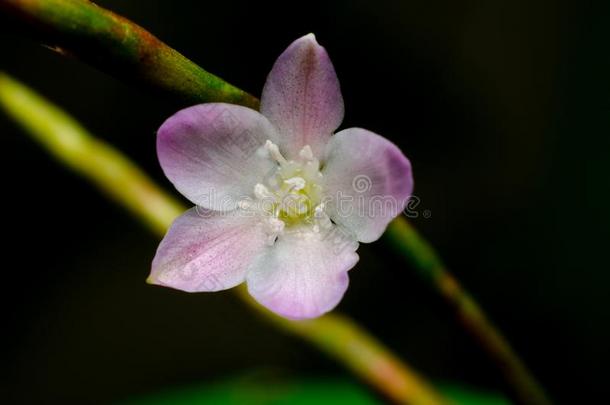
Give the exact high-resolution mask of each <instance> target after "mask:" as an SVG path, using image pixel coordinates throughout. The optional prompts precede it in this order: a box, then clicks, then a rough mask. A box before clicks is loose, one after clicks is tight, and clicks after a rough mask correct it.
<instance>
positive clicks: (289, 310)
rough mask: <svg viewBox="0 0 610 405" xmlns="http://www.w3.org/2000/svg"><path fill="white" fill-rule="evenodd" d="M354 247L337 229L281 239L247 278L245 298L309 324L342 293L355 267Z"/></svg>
mask: <svg viewBox="0 0 610 405" xmlns="http://www.w3.org/2000/svg"><path fill="white" fill-rule="evenodd" d="M357 248H358V243H357V242H356V241H355V240H354V239H350V235H349V234H345V233H344V232H343V231H342V228H339V227H336V226H334V227H333V228H331V230H329V231H327V232H325V233H323V232H320V233H314V232H312V231H307V232H300V233H285V234H283V235H281V236H280V237H279V238H278V240H277V242H276V243H275V245H274V246H273V248H272V249H270V250H269V251H268V252H267V253H266V254H264V255H261V256H260V257H259V260H257V262H256V263H255V264H254V265H253V266H252V269H251V270H250V272H249V273H248V276H247V283H248V291H249V292H250V294H251V295H252V296H253V297H254V298H255V299H256V300H257V301H258V302H259V303H261V304H262V305H264V306H265V307H267V308H269V309H270V310H271V311H273V312H275V313H277V314H279V315H282V316H284V317H286V318H290V319H306V318H314V317H317V316H320V315H322V314H324V313H325V312H328V311H330V310H331V309H333V308H334V307H335V306H336V305H337V304H338V303H339V301H341V298H342V297H343V294H344V293H345V290H346V289H347V284H348V281H349V280H348V276H347V271H348V270H349V269H351V268H352V267H354V265H355V264H356V262H358V254H356V253H355V251H356V249H357Z"/></svg>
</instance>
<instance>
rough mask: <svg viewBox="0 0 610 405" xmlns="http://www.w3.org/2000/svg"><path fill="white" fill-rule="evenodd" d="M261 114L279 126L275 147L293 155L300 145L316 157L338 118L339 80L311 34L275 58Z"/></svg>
mask: <svg viewBox="0 0 610 405" xmlns="http://www.w3.org/2000/svg"><path fill="white" fill-rule="evenodd" d="M261 112H262V113H263V115H264V116H266V117H267V118H269V120H270V121H271V122H272V123H273V124H274V125H275V126H276V127H277V128H278V131H279V133H280V135H281V140H280V144H279V145H280V149H282V153H286V155H287V157H289V158H295V157H296V156H298V152H299V151H300V150H301V148H303V147H304V146H305V145H309V146H311V149H312V151H313V154H314V156H316V157H318V158H321V157H322V153H323V152H324V148H325V145H326V143H327V142H328V138H329V137H330V136H331V134H332V133H333V132H334V131H335V130H336V129H337V128H338V127H339V125H340V124H341V121H342V120H343V97H342V96H341V90H340V88H339V80H338V79H337V74H336V73H335V68H334V67H333V64H332V62H331V61H330V58H329V57H328V54H327V53H326V50H325V49H324V48H323V47H321V46H320V45H318V43H317V42H316V38H315V37H314V35H313V34H309V35H305V36H304V37H302V38H299V39H297V40H296V41H294V42H293V43H292V44H291V45H290V46H289V47H288V48H287V49H286V50H285V51H284V53H282V54H281V55H280V57H279V58H278V59H277V61H276V62H275V65H274V66H273V69H272V70H271V73H269V76H268V77H267V82H266V83H265V87H264V89H263V95H262V98H261Z"/></svg>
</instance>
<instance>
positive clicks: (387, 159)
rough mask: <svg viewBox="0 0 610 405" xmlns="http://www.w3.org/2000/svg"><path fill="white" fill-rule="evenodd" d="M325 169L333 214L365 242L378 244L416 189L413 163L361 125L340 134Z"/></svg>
mask: <svg viewBox="0 0 610 405" xmlns="http://www.w3.org/2000/svg"><path fill="white" fill-rule="evenodd" d="M326 153H327V155H326V158H327V160H326V162H325V165H324V168H323V170H322V174H323V176H324V178H325V180H324V181H325V187H326V190H327V197H328V198H329V200H328V205H327V207H328V212H329V216H330V217H331V219H332V220H333V221H335V223H338V224H342V225H343V226H345V227H347V228H348V229H349V230H350V231H352V232H353V233H354V234H355V235H356V238H357V239H358V240H359V241H360V242H373V241H375V240H377V239H379V237H380V236H381V235H382V234H383V232H384V231H385V228H386V227H387V225H388V223H389V222H390V221H391V220H392V219H394V218H395V217H396V216H397V215H398V214H399V213H400V212H401V211H402V210H403V209H404V208H405V204H406V202H407V200H408V198H409V197H410V196H411V192H412V191H413V176H412V174H411V163H410V162H409V159H407V158H406V157H405V155H403V153H402V152H401V151H400V149H398V147H397V146H396V145H394V144H393V143H392V142H390V141H388V140H387V139H385V138H383V137H381V136H379V135H377V134H374V133H373V132H370V131H367V130H365V129H361V128H349V129H346V130H343V131H341V132H338V133H337V134H336V135H335V136H333V137H332V138H331V140H330V143H329V144H328V148H327V152H326Z"/></svg>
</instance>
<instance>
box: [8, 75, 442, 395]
mask: <svg viewBox="0 0 610 405" xmlns="http://www.w3.org/2000/svg"><path fill="white" fill-rule="evenodd" d="M0 108H3V109H4V110H5V111H6V112H7V113H8V115H9V116H10V117H11V118H13V119H14V120H15V121H16V122H17V123H18V124H20V125H21V126H22V127H23V128H24V129H25V130H26V132H27V133H28V134H29V135H31V136H32V137H33V138H34V140H36V141H37V142H38V143H39V144H40V145H41V146H42V147H44V148H45V149H46V150H47V151H48V152H50V153H51V154H52V155H53V156H54V157H55V158H56V159H57V160H58V161H59V162H60V163H62V164H64V165H66V166H68V167H69V168H71V169H72V170H73V171H75V172H76V173H78V174H79V175H81V176H83V177H84V178H85V179H87V180H89V181H91V182H93V183H94V184H96V185H97V186H98V187H99V188H100V189H101V190H102V191H103V192H104V193H105V194H107V195H108V196H110V197H111V198H112V199H113V200H114V201H115V202H117V203H119V204H121V205H123V206H124V207H125V208H127V209H128V210H129V211H131V213H132V214H134V216H136V217H137V218H138V219H140V220H141V221H143V222H144V224H146V225H147V226H148V227H149V228H150V230H151V231H153V232H154V233H155V234H156V235H158V236H163V235H164V234H165V232H166V230H167V228H168V227H169V226H170V225H171V223H172V221H173V220H174V219H175V218H176V217H177V216H178V215H180V214H181V213H182V212H184V211H185V210H186V209H187V207H184V206H182V205H181V204H180V203H178V202H177V201H176V200H175V199H174V198H173V197H171V196H170V195H168V194H167V193H166V192H165V191H163V190H162V189H161V188H159V187H158V186H157V185H156V184H155V183H154V182H153V181H152V180H151V179H150V178H148V177H147V176H146V175H145V174H144V172H142V171H141V170H140V169H139V168H138V167H137V166H136V165H135V164H134V163H132V162H131V161H130V160H129V159H128V158H127V157H125V156H124V155H122V154H121V153H120V152H119V151H117V150H116V149H114V148H113V147H112V146H110V145H108V144H105V143H104V142H102V141H101V140H99V139H96V138H95V137H93V136H92V135H91V134H89V133H88V132H87V130H86V129H85V128H83V127H82V126H81V125H80V124H79V123H78V122H76V121H75V120H74V119H73V118H72V117H70V116H68V115H67V114H66V113H65V112H63V111H62V110H60V109H59V108H57V107H56V106H54V105H52V104H51V103H49V102H48V101H46V100H45V99H43V98H42V97H41V96H39V95H37V94H36V93H34V92H33V91H32V90H30V89H28V88H27V87H25V86H24V85H23V84H21V83H19V82H17V81H15V80H14V79H12V78H10V77H8V76H7V75H5V74H2V73H0ZM237 292H238V293H239V294H240V296H242V297H243V298H244V299H245V301H246V303H248V304H249V305H250V306H251V307H252V308H253V309H255V310H256V311H257V312H259V313H260V314H261V315H262V316H263V317H264V318H266V319H268V320H269V321H271V323H273V324H274V325H275V326H277V327H278V328H280V329H282V330H284V331H286V332H289V333H292V334H294V335H296V336H298V337H300V338H302V339H303V340H305V341H307V342H309V343H310V344H312V345H314V346H315V347H317V348H318V349H320V350H321V351H323V352H325V353H327V354H328V355H329V356H331V357H333V358H335V359H336V360H337V361H339V362H342V363H343V364H344V365H345V366H346V367H347V368H348V369H350V370H352V372H353V373H354V374H356V375H357V376H359V377H360V378H361V379H363V380H364V381H366V382H367V383H368V384H370V385H372V386H373V387H375V388H377V389H378V390H379V391H380V392H381V393H383V394H384V395H385V396H387V397H388V398H390V399H392V400H393V401H394V402H396V403H401V404H413V405H443V404H446V403H447V402H445V401H444V400H443V399H442V398H441V396H440V395H439V394H437V393H436V392H435V391H434V390H433V388H432V387H431V386H430V385H429V384H428V383H427V382H425V381H424V379H423V378H422V377H421V376H419V375H418V373H417V372H415V371H414V370H413V369H412V368H411V367H409V366H408V365H407V364H406V363H405V362H404V361H402V360H400V359H399V358H398V357H397V356H396V355H394V354H393V353H392V352H391V351H390V350H389V349H387V348H385V347H384V346H383V345H382V344H381V343H379V342H378V341H376V340H375V339H374V338H373V337H372V336H371V335H370V334H369V333H368V332H366V331H365V330H364V329H362V328H361V327H360V326H358V325H357V324H356V323H355V322H353V321H352V320H350V319H349V318H347V317H345V316H343V315H339V314H328V315H326V316H323V317H320V318H317V319H313V320H309V321H301V322H295V321H289V320H287V319H284V318H281V317H279V316H277V315H274V314H272V313H271V312H269V311H268V310H266V309H265V308H263V307H261V306H260V305H258V304H257V303H256V302H255V301H254V300H252V299H251V298H250V296H249V295H248V294H247V293H245V292H244V291H243V288H241V289H237Z"/></svg>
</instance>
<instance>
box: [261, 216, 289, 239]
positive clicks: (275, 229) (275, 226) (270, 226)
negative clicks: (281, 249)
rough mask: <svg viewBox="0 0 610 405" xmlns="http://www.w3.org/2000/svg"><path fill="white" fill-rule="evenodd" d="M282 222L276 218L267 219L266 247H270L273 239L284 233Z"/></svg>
mask: <svg viewBox="0 0 610 405" xmlns="http://www.w3.org/2000/svg"><path fill="white" fill-rule="evenodd" d="M285 225H286V224H284V221H282V220H279V219H277V218H273V217H271V218H268V219H267V221H266V222H265V226H266V229H265V231H266V233H267V245H269V246H272V245H273V243H274V242H275V239H276V238H277V237H278V235H280V234H281V233H282V232H283V231H284V226H285Z"/></svg>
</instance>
